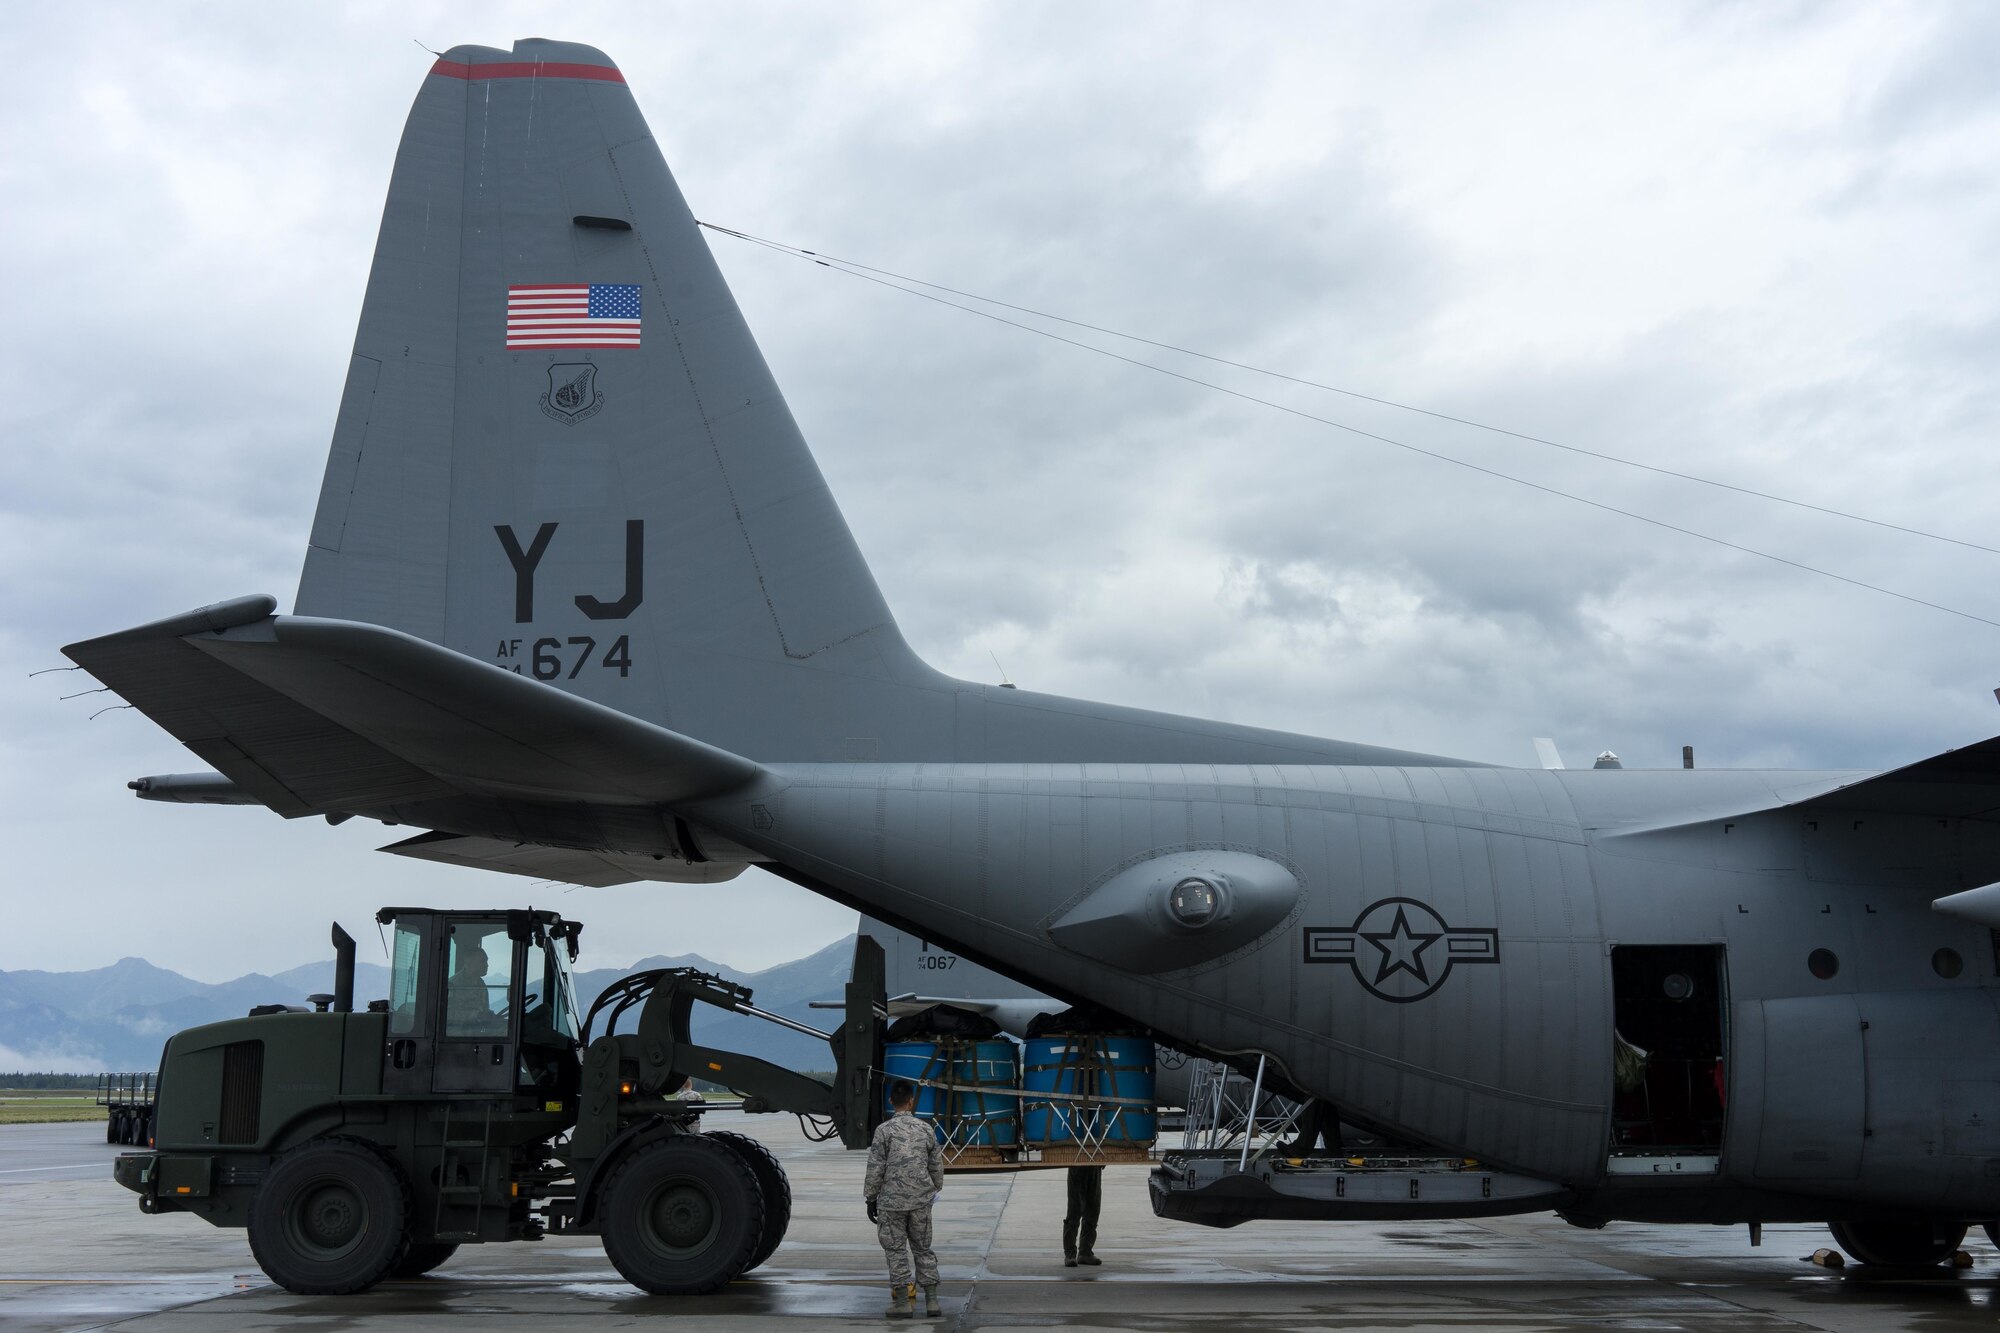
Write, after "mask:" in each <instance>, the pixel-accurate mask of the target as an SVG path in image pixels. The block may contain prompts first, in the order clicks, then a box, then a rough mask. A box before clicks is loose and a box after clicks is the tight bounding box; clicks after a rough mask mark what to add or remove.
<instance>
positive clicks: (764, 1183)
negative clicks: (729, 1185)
mask: <svg viewBox="0 0 2000 1333" xmlns="http://www.w3.org/2000/svg"><path fill="white" fill-rule="evenodd" d="M707 1137H709V1138H711V1139H715V1140H718V1141H719V1142H722V1143H726V1144H728V1145H729V1146H730V1147H731V1148H734V1149H735V1150H736V1155H737V1156H738V1157H741V1158H742V1159H743V1163H744V1165H746V1166H748V1167H749V1168H750V1170H751V1171H752V1172H753V1173H755V1175H756V1177H757V1188H758V1189H760V1190H762V1191H763V1192H764V1234H763V1235H762V1236H759V1237H758V1238H757V1248H756V1249H754V1250H752V1251H751V1252H750V1262H749V1263H747V1264H745V1265H743V1271H744V1272H746V1273H747V1272H749V1271H750V1270H751V1269H753V1268H756V1267H757V1266H758V1265H759V1264H761V1263H763V1262H764V1261H765V1260H766V1259H768V1258H770V1257H771V1255H772V1254H773V1253H774V1252H776V1250H777V1248H778V1245H779V1243H780V1242H781V1241H783V1240H784V1239H785V1229H786V1228H787V1227H789V1226H791V1224H792V1182H791V1181H790V1180H788V1179H787V1178H786V1177H785V1168H784V1167H783V1166H782V1165H780V1164H779V1162H778V1155H777V1154H776V1153H774V1152H772V1151H771V1150H770V1149H769V1148H766V1147H765V1146H764V1145H763V1144H761V1143H759V1142H758V1141H757V1140H756V1139H753V1138H751V1137H750V1136H749V1135H748V1134H738V1133H737V1132H736V1131H734V1130H729V1129H714V1130H710V1131H709V1132H708V1135H707Z"/></svg>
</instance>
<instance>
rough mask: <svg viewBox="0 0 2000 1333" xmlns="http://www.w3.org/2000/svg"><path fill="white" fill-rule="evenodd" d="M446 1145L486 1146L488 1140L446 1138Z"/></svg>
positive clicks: (464, 1146) (448, 1146) (451, 1146)
mask: <svg viewBox="0 0 2000 1333" xmlns="http://www.w3.org/2000/svg"><path fill="white" fill-rule="evenodd" d="M444 1146H445V1147H447V1148H484V1147H485V1146H486V1140H485V1139H446V1140H445V1141H444Z"/></svg>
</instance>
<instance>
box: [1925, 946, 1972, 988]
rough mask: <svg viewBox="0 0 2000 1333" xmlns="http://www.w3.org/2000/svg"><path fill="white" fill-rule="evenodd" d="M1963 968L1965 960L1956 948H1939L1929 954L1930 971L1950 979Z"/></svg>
mask: <svg viewBox="0 0 2000 1333" xmlns="http://www.w3.org/2000/svg"><path fill="white" fill-rule="evenodd" d="M1964 970H1965V960H1964V959H1963V958H1960V957H1959V956H1958V950H1956V949H1939V950H1938V951H1937V952H1936V953H1934V954H1932V955H1931V971H1933V972H1935V973H1937V974H1938V975H1939V976H1941V977H1943V978H1944V979H1945V980H1946V981H1950V980H1951V979H1952V978H1953V977H1955V976H1957V975H1958V974H1959V973H1961V972H1963V971H1964Z"/></svg>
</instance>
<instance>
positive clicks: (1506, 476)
mask: <svg viewBox="0 0 2000 1333" xmlns="http://www.w3.org/2000/svg"><path fill="white" fill-rule="evenodd" d="M696 225H697V226H701V227H706V228H708V229H709V230H710V231H715V232H720V233H722V234H724V235H727V236H734V237H736V238H738V239H739V240H745V241H749V242H750V243H751V244H753V245H761V246H763V247H764V248H766V249H768V250H774V251H776V252H777V253H779V254H783V255H790V256H792V257H794V258H807V259H810V260H811V262H813V263H815V264H818V265H819V266H820V267H822V268H829V269H832V270H833V271H834V272H836V273H845V274H847V275H848V276H849V277H854V278H860V279H861V280H862V281H864V282H872V283H875V284H877V285H878V286H882V287H887V288H890V289H891V290H893V291H899V292H903V293H905V294H906V295H909V296H915V297H919V298H921V299H923V300H926V301H934V302H936V303H937V304H938V305H943V306H950V307H951V308H952V309H954V310H962V311H964V312H966V313H967V314H970V315H978V316H979V317H980V318H982V319H990V320H992V321H994V322H995V323H997V324H1005V325H1008V326H1009V327H1012V328H1016V329H1021V330H1023V331H1024V332H1027V333H1034V334H1039V335H1040V336H1042V337H1044V338H1053V339H1054V340H1055V341H1057V342H1059V343H1067V344H1069V345H1070V346H1071V347H1079V348H1082V349H1083V350H1084V351H1086V352H1095V353H1097V355H1099V356H1106V357H1110V358H1111V359H1112V360H1113V361H1123V362H1124V363H1125V364H1126V365H1128V366H1137V367H1139V368H1140V369H1141V370H1150V371H1152V372H1154V373H1155V374H1158V375H1165V376H1167V377H1168V378H1170V379H1177V380H1180V381H1182V382H1184V383H1187V384H1193V385H1196V386H1198V387H1200V388H1204V389H1213V390H1214V391H1215V392H1217V393H1221V394H1227V395H1228V396H1230V397H1231V398H1240V399H1242V400H1243V401H1244V402H1248V403H1256V404H1258V405H1260V406H1263V407H1268V408H1271V409H1272V410H1273V411H1278V412H1283V413H1285V414H1287V415H1288V416H1294V417H1299V418H1301V419H1303V420H1306V421H1312V422H1317V423H1318V424H1320V425H1322V426H1331V427H1332V428H1333V429H1335V430H1339V431H1345V432H1347V433H1348V434H1350V435H1356V436H1360V437H1361V438H1363V439H1368V440H1374V441H1376V442H1377V443H1380V444H1386V445H1390V446H1392V447H1394V448H1397V449H1403V450H1406V451H1408V452H1410V453H1413V454H1420V455H1422V456H1423V457H1425V458H1431V459H1435V460H1437V461H1438V462H1440V463H1452V464H1455V465H1456V466H1458V467H1462V468H1467V469H1469V470H1471V471H1473V472H1478V473H1482V474H1484V475H1485V476H1489V477H1494V478H1497V479H1498V480H1501V481H1508V482H1512V483H1513V484H1514V485H1516V486H1525V487H1527V488H1528V489H1529V490H1532V491H1540V492H1541V493H1542V494H1544V495H1553V496H1555V497H1557V498H1558V499H1563V500H1569V501H1572V502H1573V503H1576V504H1580V505H1588V506H1589V507H1590V508H1592V509H1598V510H1602V511H1603V512H1605V513H1607V514H1616V515H1618V516H1619V517H1621V518H1629V519H1635V520H1637V521H1638V522H1641V523H1648V524H1651V525H1652V526H1653V527H1656V528H1663V529H1665V530H1666V531H1668V532H1677V533H1679V534H1681V535H1682V536H1684V537H1693V538H1695V539H1696V540H1698V541H1705V542H1709V543H1711V544H1713V545H1716V546H1720V547H1723V548H1724V549H1726V550H1731V551H1735V552H1738V553H1739V554H1742V555H1752V556H1756V557H1757V558H1758V559H1760V560H1769V561H1771V562H1772V563H1774V564H1780V565H1785V566H1788V567H1789V568H1792V569H1796V570H1801V571H1803V572H1805V573H1807V574H1817V575H1819V576H1820V577H1821V578H1825V579H1832V580H1833V581H1834V582H1836V583H1844V584H1847V585H1848V586H1849V587H1852V588H1861V589H1864V590H1865V591H1868V592H1873V593H1879V594H1881V595H1882V596H1884V597H1893V598H1895V599H1896V600H1898V601H1902V602H1908V603H1910V604H1911V605H1912V606H1922V607H1928V608H1929V609H1931V610H1933V611H1942V612H1944V613H1945V614H1946V615H1949V616H1957V617H1959V618H1960V619H1962V620H1971V621H1976V622H1978V623H1979V624H1981V625H1990V626H1992V627H1993V628H1994V629H2000V620H1993V619H1990V618H1988V617H1986V616H1982V615H1979V614H1977V613H1976V612H1972V611H1963V610H1960V609H1959V608H1958V607H1955V606H1947V605H1945V604H1944V603H1943V602H1933V601H1931V600H1929V599H1928V598H1924V597H1918V596H1916V595H1915V594H1914V593H1907V592H1898V591H1897V590H1896V589H1894V588H1886V587H1883V586H1882V585H1881V584H1879V583H1870V582H1868V581H1867V580H1866V579H1859V578H1855V577H1853V576H1852V575H1848V574H1837V573H1835V572H1834V571H1832V570H1830V569H1822V568H1821V567H1819V566H1818V565H1809V564H1807V563H1805V562H1804V561H1803V560H1794V559H1792V558H1791V557H1789V556H1782V555H1779V554H1777V553H1776V552H1774V551H1765V550H1760V549H1759V548H1757V547H1755V546H1745V545H1744V544H1742V543H1741V542H1733V541H1730V540H1729V539H1728V538H1726V537H1718V536H1716V535H1714V534H1713V533H1708V532H1702V531H1701V530H1699V529H1697V528H1689V527H1684V526H1682V525H1681V524H1679V523H1674V522H1671V521H1669V520H1667V519H1664V518H1654V517H1653V516H1652V515H1650V514H1641V513H1639V512H1637V511H1636V510H1631V509H1624V508H1620V507H1619V506H1618V505H1614V504H1610V503H1608V502H1606V501H1603V500H1593V499H1591V498H1590V497H1589V496H1585V495H1578V494H1576V493H1575V492H1574V491H1566V490H1563V489H1561V488H1560V487H1556V486H1550V485H1548V484H1546V483H1544V482H1539V481H1530V480H1528V479H1527V478H1526V477H1517V476H1515V475H1513V474H1512V473H1510V472H1502V471H1500V470H1499V469H1498V468H1490V467H1487V466H1485V465H1484V464H1481V463H1474V462H1472V461H1471V460H1469V459H1464V458H1457V457H1454V456H1453V455H1451V454H1446V453H1440V452H1438V451H1437V450H1435V449H1426V448H1424V447H1423V446H1422V445H1416V444H1411V443H1409V442H1408V441H1406V440H1398V439H1395V438H1393V437H1391V436H1388V435H1382V434H1380V433H1378V432H1376V431H1372V430H1363V429H1362V428H1361V427H1359V426H1350V425H1348V424H1347V423H1346V422H1344V421H1335V420H1334V419H1333V418H1331V417H1323V416H1319V415H1317V414H1315V413H1312V412H1307V411H1305V410H1304V409H1302V408H1297V407H1292V406H1289V405H1287V404H1285V403H1280V402H1274V401H1272V400H1271V399H1269V398H1259V397H1258V396H1257V395H1256V394H1254V393H1246V392H1244V391H1243V390H1241V389H1232V388H1230V387H1229V386H1227V385H1225V384H1217V383H1216V382H1215V381H1213V380H1205V379H1202V378H1201V377H1200V376H1197V375H1188V374H1184V373H1182V372H1181V371H1178V370H1169V369H1168V368H1167V367H1165V366H1156V365H1153V364H1152V363H1151V362H1148V361H1141V360H1139V359H1138V358H1137V357H1130V356H1126V355H1124V354H1123V353H1120V352H1114V351H1111V350H1110V349H1109V348H1104V347H1096V346H1093V345H1091V344H1090V343H1087V342H1082V341H1080V340H1078V339H1075V338H1065V337H1064V336H1063V335H1062V334H1060V333H1052V332H1050V331H1049V330H1047V329H1038V328H1036V327H1035V326H1034V325H1032V324H1023V323H1021V322H1020V321H1019V320H1013V319H1008V318H1007V317H1006V316H1004V315H996V314H994V313H993V312H992V311H990V310H981V309H979V308H978V307H976V306H969V305H960V304H959V303H958V302H956V301H948V300H946V299H945V298H944V297H942V296H935V295H933V294H931V293H930V292H924V291H917V290H916V289H914V288H911V287H905V286H903V285H901V284H900V283H897V282H892V281H890V280H889V279H888V278H886V277H879V276H877V275H876V274H874V273H865V272H860V271H858V270H857V269H854V268H848V267H846V266H845V263H844V261H841V260H837V259H832V258H830V257H827V256H822V255H818V254H815V253H814V252H813V251H811V250H804V249H800V248H798V247H795V246H787V245H783V244H781V243H779V242H776V241H767V240H764V239H762V238H760V237H756V236H752V235H750V234H749V233H747V232H740V231H735V230H732V229H731V228H727V227H718V226H716V225H715V224H714V223H711V222H702V221H700V220H699V219H697V220H696ZM975 299H977V298H975ZM1808 507H1810V506H1808ZM1830 512H1831V511H1830ZM1885 526H1888V525H1885ZM1912 531H1914V530H1912ZM1919 535H1923V536H1929V535H1932V534H1929V533H1922V534H1919ZM1940 540H1944V541H1950V540H1953V539H1952V538H1940ZM1960 544H1961V545H1967V544H1969V543H1960Z"/></svg>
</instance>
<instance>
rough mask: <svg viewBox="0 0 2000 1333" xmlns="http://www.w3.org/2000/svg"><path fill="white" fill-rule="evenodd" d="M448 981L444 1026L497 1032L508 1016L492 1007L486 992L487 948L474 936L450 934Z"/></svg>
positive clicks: (468, 1031) (458, 1030) (467, 1032)
mask: <svg viewBox="0 0 2000 1333" xmlns="http://www.w3.org/2000/svg"><path fill="white" fill-rule="evenodd" d="M451 952H452V969H451V982H450V985H449V987H448V988H447V994H446V1018H445V1022H446V1025H447V1030H449V1031H451V1032H456V1033H463V1034H465V1035H467V1036H473V1035H482V1034H498V1033H502V1032H505V1031H506V1030H507V1019H506V1017H505V1016H504V1015H501V1014H497V1013H495V1012H494V1011H493V1003H492V1001H491V1000H490V999H489V998H488V996H487V992H486V969H487V966H488V964H487V959H486V950H485V948H484V947H482V946H481V945H480V943H479V941H478V940H477V939H460V938H458V937H457V936H454V937H453V938H452V942H451Z"/></svg>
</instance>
